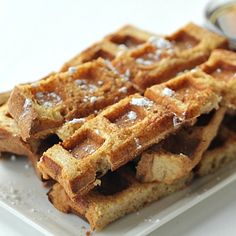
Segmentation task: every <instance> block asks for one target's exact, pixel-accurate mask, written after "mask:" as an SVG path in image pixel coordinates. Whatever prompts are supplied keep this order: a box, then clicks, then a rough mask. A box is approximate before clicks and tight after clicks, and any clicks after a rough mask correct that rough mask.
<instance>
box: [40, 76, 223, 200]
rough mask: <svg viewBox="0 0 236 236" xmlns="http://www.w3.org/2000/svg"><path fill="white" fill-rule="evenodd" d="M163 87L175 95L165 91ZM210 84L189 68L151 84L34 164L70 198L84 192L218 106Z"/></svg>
mask: <svg viewBox="0 0 236 236" xmlns="http://www.w3.org/2000/svg"><path fill="white" fill-rule="evenodd" d="M167 87H168V88H169V90H168V91H170V90H171V91H172V93H175V96H170V94H169V93H166V89H167ZM213 89H214V80H213V79H212V77H210V76H207V75H206V74H203V73H200V72H196V73H192V72H189V73H186V74H184V75H181V76H179V77H177V78H175V79H173V80H171V81H168V82H166V83H164V84H161V85H156V86H153V87H151V88H150V89H148V90H147V91H146V93H145V96H146V97H143V96H141V95H132V96H129V97H127V98H125V99H123V100H121V101H120V102H118V103H116V104H114V105H112V106H110V107H108V108H107V109H105V110H104V111H102V112H101V113H100V114H98V115H97V116H96V117H95V118H93V119H91V120H89V121H87V122H86V123H85V124H84V125H83V126H82V127H81V128H80V129H79V130H77V131H76V132H75V134H74V135H73V136H71V137H70V138H68V139H66V140H65V141H64V142H63V143H62V144H58V145H55V146H53V147H52V148H50V149H49V150H48V151H47V152H45V153H44V154H43V157H42V158H41V160H40V162H39V165H38V166H39V169H40V170H41V171H42V173H43V175H44V177H45V178H49V177H51V178H53V179H55V180H56V181H58V182H59V183H60V184H61V185H62V186H63V187H64V188H65V190H66V192H67V193H68V194H69V196H70V197H71V198H73V197H76V196H77V195H78V194H85V193H87V192H88V191H89V190H91V189H92V188H94V187H95V186H96V185H97V184H99V183H100V180H99V177H101V176H102V175H104V174H105V173H106V172H107V171H108V170H110V169H111V170H115V169H117V168H119V167H120V166H122V165H124V164H126V163H127V162H128V161H130V160H132V159H133V158H134V157H136V156H137V155H139V154H141V152H142V151H144V150H145V149H147V148H148V147H150V146H151V145H152V144H154V143H158V142H159V141H161V140H162V139H163V138H165V137H166V135H167V134H169V133H171V132H174V131H175V130H177V129H178V128H179V127H180V126H181V124H186V123H188V122H193V121H194V120H195V119H196V118H197V117H199V116H200V115H201V114H204V113H208V112H210V111H211V110H212V109H214V108H217V107H218V103H219V101H220V97H219V96H218V95H217V94H216V93H215V92H214V91H213ZM186 91H188V92H186ZM167 104H168V105H167Z"/></svg>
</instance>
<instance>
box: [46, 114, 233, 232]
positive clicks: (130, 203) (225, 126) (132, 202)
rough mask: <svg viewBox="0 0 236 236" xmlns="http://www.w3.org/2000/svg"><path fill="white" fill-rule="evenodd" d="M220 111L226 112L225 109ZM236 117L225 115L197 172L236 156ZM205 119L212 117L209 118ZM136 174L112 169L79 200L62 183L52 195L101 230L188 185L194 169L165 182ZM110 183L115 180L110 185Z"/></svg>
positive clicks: (213, 168)
mask: <svg viewBox="0 0 236 236" xmlns="http://www.w3.org/2000/svg"><path fill="white" fill-rule="evenodd" d="M220 113H223V110H222V111H220ZM214 116H215V118H216V116H218V115H216V114H214ZM213 118H214V117H213ZM234 119H235V116H234V117H229V116H228V115H226V116H225V118H224V120H223V122H222V125H221V127H220V129H219V130H218V134H217V136H216V137H215V138H214V139H213V141H212V142H211V144H210V146H209V147H208V150H207V151H206V152H205V153H204V154H203V156H202V159H201V161H200V163H199V164H198V166H197V167H196V168H195V169H194V175H197V176H205V175H207V174H209V173H213V172H215V171H216V170H217V169H219V168H220V167H221V166H223V165H225V164H226V163H228V162H230V161H232V160H235V159H236V145H235V144H236V136H235V135H236V128H235V124H234ZM204 120H205V121H206V120H209V118H208V119H204ZM122 171H123V173H122ZM117 173H120V175H118V176H119V178H120V177H121V176H122V177H123V178H125V181H120V180H119V178H117V177H114V176H116V175H117ZM188 174H189V173H188ZM130 175H131V176H132V177H130ZM136 176H137V173H136V174H135V170H134V167H132V169H127V166H125V167H122V168H121V169H119V170H117V171H115V172H109V174H108V175H106V176H104V177H105V178H106V179H105V180H103V181H102V183H103V185H102V186H100V187H97V188H96V189H94V190H92V191H90V192H89V193H88V194H87V195H85V196H82V197H78V198H76V200H71V199H70V198H69V196H68V195H67V194H66V192H65V190H64V188H63V187H62V186H61V185H60V184H58V183H57V184H55V185H54V186H53V188H52V189H51V190H50V191H49V193H48V197H49V200H50V201H51V203H52V204H53V205H54V206H55V207H56V208H57V209H58V210H60V211H62V212H64V213H74V214H77V215H79V216H82V217H83V218H85V219H86V220H87V221H88V222H89V224H90V225H91V228H92V229H93V230H101V229H102V228H104V227H105V226H106V225H108V224H109V223H111V222H113V221H114V220H116V219H118V218H120V217H122V216H124V215H126V214H128V213H131V212H134V211H137V210H138V209H139V208H142V207H143V206H144V205H146V204H147V203H151V202H153V201H156V200H158V199H159V198H161V197H164V196H166V195H168V194H170V193H172V192H175V191H178V190H179V189H182V188H184V187H185V186H186V184H188V183H189V182H190V180H191V179H192V172H190V174H189V175H188V176H185V177H182V178H180V179H179V180H177V179H176V180H175V182H172V183H171V184H166V183H164V182H149V183H141V182H139V181H138V180H137V178H136ZM104 177H103V178H104ZM112 177H113V178H112ZM109 181H110V182H109ZM107 182H108V184H107ZM113 182H114V184H113ZM109 183H111V184H110V185H109ZM104 189H105V191H104ZM107 191H108V192H107ZM109 191H111V192H109Z"/></svg>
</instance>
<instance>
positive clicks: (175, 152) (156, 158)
mask: <svg viewBox="0 0 236 236" xmlns="http://www.w3.org/2000/svg"><path fill="white" fill-rule="evenodd" d="M224 114H225V108H220V109H219V110H217V111H214V110H213V111H212V112H211V113H209V114H206V115H205V114H204V115H202V116H200V117H199V118H198V120H197V122H196V124H195V125H194V126H191V127H183V128H182V129H180V130H179V131H177V133H175V134H172V135H170V136H169V137H168V138H166V139H165V140H163V141H162V142H161V143H159V144H157V145H154V146H152V147H151V148H150V149H148V150H147V151H145V152H143V153H142V155H141V158H140V161H139V162H138V165H137V173H136V174H137V179H139V180H140V181H141V182H153V181H158V182H163V183H166V184H171V183H173V182H175V181H176V180H178V179H181V178H182V177H183V176H186V175H187V174H188V173H189V172H191V170H192V169H193V168H194V167H195V166H196V165H197V164H198V163H199V162H200V161H201V158H202V155H203V153H204V152H205V151H206V149H207V148H208V146H209V145H210V143H211V141H212V140H213V138H214V137H215V136H216V134H217V131H218V128H219V125H220V124H221V122H222V120H223V118H224Z"/></svg>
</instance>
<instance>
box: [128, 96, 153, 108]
mask: <svg viewBox="0 0 236 236" xmlns="http://www.w3.org/2000/svg"><path fill="white" fill-rule="evenodd" d="M130 104H131V105H135V106H141V107H142V106H143V107H145V106H152V105H153V101H150V100H149V99H147V98H132V99H131V101H130Z"/></svg>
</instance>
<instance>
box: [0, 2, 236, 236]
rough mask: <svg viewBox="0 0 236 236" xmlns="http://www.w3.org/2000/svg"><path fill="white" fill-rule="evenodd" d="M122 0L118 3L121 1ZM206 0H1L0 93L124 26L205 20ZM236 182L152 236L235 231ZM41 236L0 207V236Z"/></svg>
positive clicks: (166, 26)
mask: <svg viewBox="0 0 236 236" xmlns="http://www.w3.org/2000/svg"><path fill="white" fill-rule="evenodd" d="M121 2H122V3H121ZM205 5H206V1H205V0H195V1H193V0H189V1H186V0H178V1H173V0H172V1H171V0H165V1H163V0H162V1H161V0H156V1H154V0H153V1H151V0H143V1H138V0H136V1H135V0H129V1H128V0H126V1H111V0H100V1H92V0H86V1H85V0H84V1H78V0H70V1H66V0H51V1H46V0H38V1H32V0H21V1H14V0H5V1H4V0H0V42H1V43H0V72H1V73H0V85H1V86H0V91H5V90H8V89H11V88H12V87H13V86H14V84H16V83H20V82H27V81H32V80H37V79H39V78H41V77H42V76H45V75H46V74H48V73H49V72H51V71H55V70H58V69H59V68H60V66H61V65H62V64H63V62H65V61H66V60H67V59H69V58H70V57H71V56H74V55H75V54H76V53H77V52H79V51H80V50H82V49H84V48H85V47H87V46H89V45H91V43H93V42H96V41H97V40H99V39H101V38H102V37H103V36H104V35H106V34H107V33H109V32H112V31H114V30H116V29H117V28H119V27H121V26H122V25H123V24H126V23H131V24H135V25H137V26H139V27H140V28H144V29H147V30H149V31H153V32H156V33H171V32H172V31H174V30H175V29H177V28H178V27H181V26H183V25H184V24H186V23H187V22H189V21H193V22H195V23H198V24H203V23H204V19H203V10H204V7H205ZM234 196H236V183H233V184H231V185H229V186H228V187H226V188H224V189H223V190H221V191H220V192H218V193H216V194H215V195H214V196H212V197H210V198H208V199H207V200H205V201H203V202H202V203H200V204H198V205H197V206H195V207H193V208H192V209H190V210H188V211H187V212H186V213H184V214H182V215H180V216H179V217H177V218H176V219H174V220H172V221H171V222H169V223H167V224H166V225H164V226H162V227H161V228H159V229H158V230H156V231H155V232H153V233H152V235H168V236H170V235H183V236H184V235H188V236H193V235H206V234H207V235H214V236H218V235H236V228H235V227H234V221H235V220H234V219H235V217H234V216H235V212H236V199H235V197H234ZM2 235H4V236H5V235H14V236H16V235H35V236H37V235H41V234H40V233H38V232H37V231H36V230H35V229H33V228H32V227H31V226H29V225H27V224H25V223H23V222H22V221H21V220H19V219H17V218H16V217H15V216H13V215H11V213H8V212H6V211H5V210H3V209H0V236H2Z"/></svg>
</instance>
